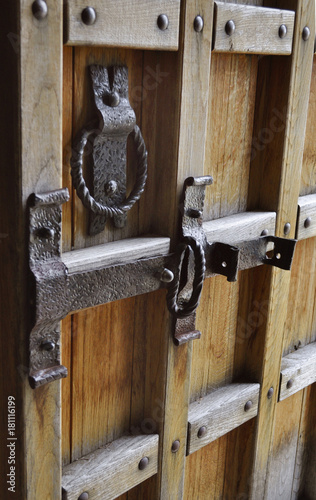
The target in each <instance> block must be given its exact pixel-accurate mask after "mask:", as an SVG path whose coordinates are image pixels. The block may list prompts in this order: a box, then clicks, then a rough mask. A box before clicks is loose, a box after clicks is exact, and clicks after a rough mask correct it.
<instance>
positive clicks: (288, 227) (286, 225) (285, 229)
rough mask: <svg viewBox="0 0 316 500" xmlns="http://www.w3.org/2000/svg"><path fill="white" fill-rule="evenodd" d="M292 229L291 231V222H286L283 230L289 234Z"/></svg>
mask: <svg viewBox="0 0 316 500" xmlns="http://www.w3.org/2000/svg"><path fill="white" fill-rule="evenodd" d="M290 231H291V224H290V223H289V222H287V223H286V224H284V229H283V232H284V234H285V235H286V234H289V232H290Z"/></svg>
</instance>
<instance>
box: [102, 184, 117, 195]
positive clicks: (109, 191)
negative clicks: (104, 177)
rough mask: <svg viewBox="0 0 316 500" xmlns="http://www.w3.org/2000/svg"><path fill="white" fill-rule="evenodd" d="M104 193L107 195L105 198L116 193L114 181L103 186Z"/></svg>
mask: <svg viewBox="0 0 316 500" xmlns="http://www.w3.org/2000/svg"><path fill="white" fill-rule="evenodd" d="M104 191H105V193H106V194H107V196H111V195H112V194H114V193H116V191H117V182H115V181H109V182H107V183H106V184H105V186H104Z"/></svg>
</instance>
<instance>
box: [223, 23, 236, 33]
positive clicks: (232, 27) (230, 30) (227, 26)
mask: <svg viewBox="0 0 316 500" xmlns="http://www.w3.org/2000/svg"><path fill="white" fill-rule="evenodd" d="M235 29H236V26H235V23H234V21H233V20H232V19H230V21H227V23H226V24H225V32H226V35H228V36H232V35H233V34H234V33H235Z"/></svg>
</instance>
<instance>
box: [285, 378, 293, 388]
mask: <svg viewBox="0 0 316 500" xmlns="http://www.w3.org/2000/svg"><path fill="white" fill-rule="evenodd" d="M293 384H294V380H293V379H292V378H290V380H288V381H287V384H286V388H287V389H291V387H293Z"/></svg>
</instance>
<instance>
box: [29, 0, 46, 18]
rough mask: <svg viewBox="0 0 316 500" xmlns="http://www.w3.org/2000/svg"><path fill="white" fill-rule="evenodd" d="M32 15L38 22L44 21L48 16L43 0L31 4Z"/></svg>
mask: <svg viewBox="0 0 316 500" xmlns="http://www.w3.org/2000/svg"><path fill="white" fill-rule="evenodd" d="M32 14H33V16H34V17H35V18H36V19H38V21H41V20H42V19H45V17H47V14H48V7H47V3H46V2H45V1H44V0H35V1H34V2H33V3H32Z"/></svg>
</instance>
